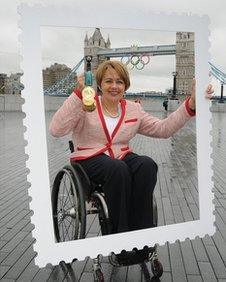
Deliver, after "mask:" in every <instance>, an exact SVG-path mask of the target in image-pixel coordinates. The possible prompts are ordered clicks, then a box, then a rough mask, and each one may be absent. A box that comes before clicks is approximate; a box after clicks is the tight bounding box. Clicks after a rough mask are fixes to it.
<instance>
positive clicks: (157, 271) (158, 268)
mask: <svg viewBox="0 0 226 282" xmlns="http://www.w3.org/2000/svg"><path fill="white" fill-rule="evenodd" d="M151 270H152V273H153V275H154V277H156V278H160V277H161V276H162V274H163V266H162V263H161V262H160V261H159V260H158V259H154V260H153V261H152V262H151Z"/></svg>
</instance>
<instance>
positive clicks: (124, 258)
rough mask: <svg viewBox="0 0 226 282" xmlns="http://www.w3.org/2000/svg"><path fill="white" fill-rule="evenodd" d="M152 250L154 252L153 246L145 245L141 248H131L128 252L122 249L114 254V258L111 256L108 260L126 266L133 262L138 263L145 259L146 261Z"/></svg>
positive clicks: (116, 264)
mask: <svg viewBox="0 0 226 282" xmlns="http://www.w3.org/2000/svg"><path fill="white" fill-rule="evenodd" d="M154 252H156V248H155V247H152V248H150V247H145V248H144V249H141V250H137V249H133V250H132V251H129V252H128V251H125V250H123V251H122V252H121V253H120V254H117V255H115V254H114V258H113V257H111V260H110V262H111V263H112V264H113V265H115V266H128V265H133V264H140V263H143V262H145V261H148V260H149V259H150V257H151V256H152V254H153V253H154Z"/></svg>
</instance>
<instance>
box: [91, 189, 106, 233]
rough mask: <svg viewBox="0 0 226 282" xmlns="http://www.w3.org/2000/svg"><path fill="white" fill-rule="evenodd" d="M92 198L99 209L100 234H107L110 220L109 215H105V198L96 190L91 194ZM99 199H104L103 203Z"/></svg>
mask: <svg viewBox="0 0 226 282" xmlns="http://www.w3.org/2000/svg"><path fill="white" fill-rule="evenodd" d="M92 199H93V201H95V202H96V204H97V208H98V210H99V212H98V218H99V223H100V228H101V234H102V235H108V234H110V222H109V217H108V215H107V214H108V210H107V205H106V202H105V199H104V197H103V196H102V195H101V194H100V193H98V192H94V193H93V194H92ZM101 199H102V200H104V203H103V202H102V201H101ZM104 206H105V207H104Z"/></svg>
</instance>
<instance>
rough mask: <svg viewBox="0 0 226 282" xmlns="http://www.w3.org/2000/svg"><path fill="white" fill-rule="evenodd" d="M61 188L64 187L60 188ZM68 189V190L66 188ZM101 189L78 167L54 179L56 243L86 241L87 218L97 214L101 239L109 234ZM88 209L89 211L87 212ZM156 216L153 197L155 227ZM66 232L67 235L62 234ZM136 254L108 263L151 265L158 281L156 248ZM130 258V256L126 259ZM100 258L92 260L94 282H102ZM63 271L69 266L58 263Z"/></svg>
mask: <svg viewBox="0 0 226 282" xmlns="http://www.w3.org/2000/svg"><path fill="white" fill-rule="evenodd" d="M69 147H70V150H71V152H73V151H74V147H73V143H72V141H69ZM62 184H63V185H62ZM67 185H68V187H67ZM101 187H102V185H100V184H96V183H94V182H91V181H90V179H89V177H88V175H87V174H86V172H85V170H84V169H83V167H82V166H81V165H80V164H79V163H73V166H72V164H70V165H66V166H64V167H63V168H62V169H61V170H60V171H59V172H58V173H57V175H56V177H55V180H54V183H53V189H52V212H53V223H54V232H55V238H56V241H57V242H64V241H70V240H77V239H83V238H85V236H86V235H87V234H86V216H87V215H89V214H98V218H99V223H100V227H101V233H102V235H107V234H110V219H109V213H108V207H107V204H106V201H105V196H104V193H103V192H102V191H101ZM87 205H90V209H87V208H86V207H87ZM157 220H158V213H157V203H156V199H155V197H154V196H153V224H154V227H155V226H157ZM65 232H66V233H65ZM142 251H143V253H144V255H143V253H141V251H138V250H137V249H134V250H133V251H132V252H126V251H122V252H121V254H119V255H118V258H119V257H120V260H117V259H115V257H116V256H117V255H115V254H114V253H112V254H111V255H110V256H109V261H110V263H111V264H112V265H114V266H121V265H124V266H125V265H131V264H137V263H139V264H141V266H142V268H143V269H144V268H145V266H144V262H145V261H150V262H151V268H152V272H153V274H154V277H161V275H162V273H163V267H162V264H161V263H160V262H159V260H158V257H157V252H156V245H155V246H154V247H152V248H148V247H147V246H145V247H144V249H143V250H142ZM128 254H129V256H128ZM100 261H101V256H98V257H97V258H95V259H93V270H94V280H95V281H104V277H103V273H102V271H101V263H100ZM60 265H61V267H62V268H63V269H68V272H69V270H70V273H71V267H70V264H66V263H64V262H61V263H60Z"/></svg>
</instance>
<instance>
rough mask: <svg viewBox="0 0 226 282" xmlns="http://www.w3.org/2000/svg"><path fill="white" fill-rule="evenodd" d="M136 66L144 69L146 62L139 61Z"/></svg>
mask: <svg viewBox="0 0 226 282" xmlns="http://www.w3.org/2000/svg"><path fill="white" fill-rule="evenodd" d="M136 68H137V69H138V70H142V69H143V68H144V64H143V63H142V61H139V63H138V64H137V65H136Z"/></svg>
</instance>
